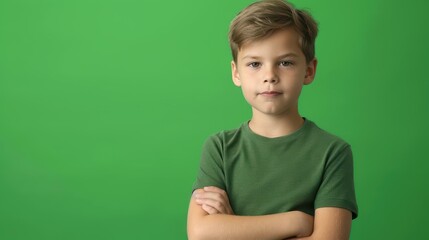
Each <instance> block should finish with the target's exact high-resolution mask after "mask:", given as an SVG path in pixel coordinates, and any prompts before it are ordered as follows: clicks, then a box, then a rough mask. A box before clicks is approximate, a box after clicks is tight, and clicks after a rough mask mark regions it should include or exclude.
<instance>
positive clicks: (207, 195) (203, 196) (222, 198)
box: [194, 192, 228, 202]
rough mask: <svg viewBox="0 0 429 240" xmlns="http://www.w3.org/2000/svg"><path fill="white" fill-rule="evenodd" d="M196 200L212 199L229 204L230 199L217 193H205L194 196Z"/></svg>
mask: <svg viewBox="0 0 429 240" xmlns="http://www.w3.org/2000/svg"><path fill="white" fill-rule="evenodd" d="M194 196H195V198H197V199H198V198H201V199H212V200H216V201H219V202H228V198H227V197H225V196H223V195H222V194H220V193H217V192H203V193H197V194H195V195H194Z"/></svg>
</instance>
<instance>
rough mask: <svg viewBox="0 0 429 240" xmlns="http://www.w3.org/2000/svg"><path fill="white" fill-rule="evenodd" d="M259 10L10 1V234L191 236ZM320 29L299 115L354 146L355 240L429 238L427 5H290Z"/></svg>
mask: <svg viewBox="0 0 429 240" xmlns="http://www.w3.org/2000/svg"><path fill="white" fill-rule="evenodd" d="M250 2H251V1H248V0H246V1H244V0H243V1H229V0H220V1H219V0H218V1H190V0H183V1H144V0H143V1H139V0H134V1H133V0H121V1H120V0H103V1H95V0H85V1H83V0H73V1H72V0H62V1H55V0H43V1H42V0H40V1H36V0H34V1H33V0H27V1H25V0H20V1H15V0H1V1H0V239H5V240H29V239H31V240H33V239H34V240H39V239H40V240H51V239H52V240H54V239H55V240H57V239H64V240H68V239H82V240H87V239H88V240H89V239H91V240H95V239H118V240H128V239H186V213H187V207H188V201H189V197H190V191H191V185H192V183H193V181H194V177H195V175H196V171H197V167H198V162H199V156H200V151H201V146H202V143H203V141H204V140H205V138H206V137H207V136H208V135H210V134H212V133H215V132H217V131H219V130H222V129H229V128H234V127H237V126H239V124H241V123H242V122H243V121H246V120H247V119H249V117H250V109H249V108H248V106H247V104H246V103H245V101H244V100H243V97H242V96H241V93H240V90H239V89H238V88H236V87H234V86H233V84H232V83H231V80H230V69H229V66H230V65H229V64H230V59H231V56H230V52H229V48H228V43H227V36H226V35H227V31H228V24H229V22H230V20H231V19H232V18H233V17H234V15H235V14H236V13H237V12H238V11H239V10H240V9H242V8H243V7H245V6H246V5H248V4H249V3H250ZM293 2H294V3H295V4H296V5H297V6H298V7H304V8H307V9H309V10H310V11H311V12H312V13H313V15H314V16H315V18H316V19H317V20H318V22H319V23H320V35H319V38H318V41H317V56H318V59H319V67H318V72H317V77H316V80H315V82H314V83H313V84H312V85H309V86H306V87H305V88H304V91H303V93H302V96H301V112H302V114H303V115H304V116H306V117H308V118H309V119H312V120H313V121H315V122H316V123H317V124H318V125H319V126H321V127H322V128H324V129H326V130H328V131H331V132H333V133H335V134H337V135H339V136H341V137H343V138H344V139H346V140H347V141H348V142H350V143H351V145H352V146H353V150H354V155H355V172H356V175H355V179H356V190H357V197H358V202H359V207H360V216H359V218H358V219H357V220H355V221H354V223H353V229H352V237H351V239H354V240H357V239H408V238H410V237H411V238H413V239H414V238H416V239H421V238H424V236H426V235H427V234H426V231H425V227H426V224H427V213H426V210H425V209H426V208H425V205H424V204H427V202H428V201H429V198H428V193H427V192H428V190H427V187H425V186H426V185H427V184H426V183H427V178H426V177H425V175H426V174H427V173H426V172H427V171H428V170H429V169H428V160H429V158H428V157H427V154H426V151H427V150H428V147H429V146H428V141H427V135H428V133H429V131H428V130H429V128H428V126H427V124H428V122H429V108H428V103H429V97H428V90H429V84H428V77H427V63H428V60H427V57H428V55H429V51H428V46H427V44H428V42H429V33H428V27H427V23H428V22H429V18H428V15H427V13H426V10H427V9H428V7H429V5H428V4H427V3H426V2H425V1H423V0H422V1H413V0H410V1H407V2H406V3H403V2H397V3H394V2H392V1H388V0H378V1H374V0H365V1H342V0H332V1H310V0H306V1H298V0H296V1H293Z"/></svg>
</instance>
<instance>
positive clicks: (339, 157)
mask: <svg viewBox="0 0 429 240" xmlns="http://www.w3.org/2000/svg"><path fill="white" fill-rule="evenodd" d="M329 155H330V156H328V159H327V162H326V165H325V172H324V174H323V179H322V183H321V185H320V187H319V190H318V192H317V196H316V199H315V202H314V205H315V206H314V208H315V209H317V208H321V207H339V208H345V209H348V210H350V211H351V212H352V215H353V219H354V218H356V217H357V215H358V207H357V203H356V195H355V188H354V179H353V178H354V177H353V154H352V151H351V147H350V145H347V146H345V147H344V148H341V149H340V150H338V151H333V152H332V153H330V154H329Z"/></svg>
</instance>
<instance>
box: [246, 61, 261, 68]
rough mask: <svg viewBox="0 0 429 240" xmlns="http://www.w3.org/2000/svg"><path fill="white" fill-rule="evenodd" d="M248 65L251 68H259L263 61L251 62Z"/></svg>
mask: <svg viewBox="0 0 429 240" xmlns="http://www.w3.org/2000/svg"><path fill="white" fill-rule="evenodd" d="M247 66H249V67H251V68H257V67H260V66H261V63H259V62H251V63H249V64H247Z"/></svg>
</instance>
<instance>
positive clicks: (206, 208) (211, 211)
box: [201, 204, 218, 215]
mask: <svg viewBox="0 0 429 240" xmlns="http://www.w3.org/2000/svg"><path fill="white" fill-rule="evenodd" d="M201 207H202V208H203V210H204V211H206V212H207V213H208V214H210V215H211V214H217V213H218V211H217V210H216V209H215V208H213V207H211V206H209V205H206V204H203V205H202V206H201Z"/></svg>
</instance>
